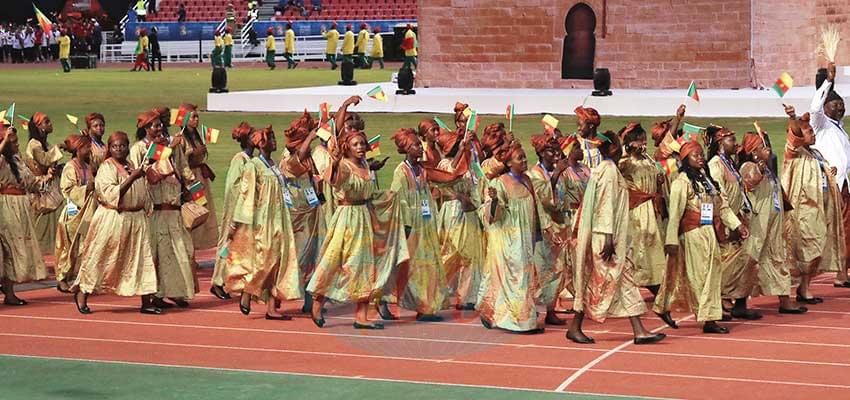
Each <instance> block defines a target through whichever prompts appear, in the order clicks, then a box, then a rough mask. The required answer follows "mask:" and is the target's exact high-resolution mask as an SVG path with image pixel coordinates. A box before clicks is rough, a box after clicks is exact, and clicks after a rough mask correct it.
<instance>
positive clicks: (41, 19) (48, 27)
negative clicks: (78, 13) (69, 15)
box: [32, 3, 53, 32]
mask: <svg viewBox="0 0 850 400" xmlns="http://www.w3.org/2000/svg"><path fill="white" fill-rule="evenodd" d="M32 8H33V10H35V17H36V18H37V19H38V24H39V25H41V29H42V30H43V31H44V32H50V31H52V30H53V23H52V22H50V19H48V18H47V16H46V15H44V13H42V12H41V10H39V9H38V7H36V6H35V3H33V5H32Z"/></svg>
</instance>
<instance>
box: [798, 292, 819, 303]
mask: <svg viewBox="0 0 850 400" xmlns="http://www.w3.org/2000/svg"><path fill="white" fill-rule="evenodd" d="M796 300H797V302H798V303H805V304H820V303H823V298H821V297H811V298H808V299H807V298H805V297H803V296H800V295H799V294H798V295H797V299H796Z"/></svg>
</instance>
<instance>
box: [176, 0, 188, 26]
mask: <svg viewBox="0 0 850 400" xmlns="http://www.w3.org/2000/svg"><path fill="white" fill-rule="evenodd" d="M177 22H186V6H185V5H184V4H183V3H180V6H179V7H178V8H177Z"/></svg>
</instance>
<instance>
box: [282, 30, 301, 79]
mask: <svg viewBox="0 0 850 400" xmlns="http://www.w3.org/2000/svg"><path fill="white" fill-rule="evenodd" d="M293 55H295V31H294V30H292V23H288V24H286V36H285V37H284V49H283V56H284V57H285V58H286V69H295V67H297V66H298V63H297V62H295V60H294V59H293V58H292V56H293Z"/></svg>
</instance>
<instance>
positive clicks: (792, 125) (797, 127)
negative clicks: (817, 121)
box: [786, 113, 811, 149]
mask: <svg viewBox="0 0 850 400" xmlns="http://www.w3.org/2000/svg"><path fill="white" fill-rule="evenodd" d="M810 118H811V116H810V115H809V113H805V114H803V116H802V117H800V118H798V119H796V120H794V119H792V120H789V121H788V133H787V134H786V141H787V142H788V145H789V146H791V147H792V148H794V149H796V148H800V147H803V146H805V145H806V144H805V141H804V139H803V128H806V127H808V128H809V129H811V126H810V125H809V119H810Z"/></svg>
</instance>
